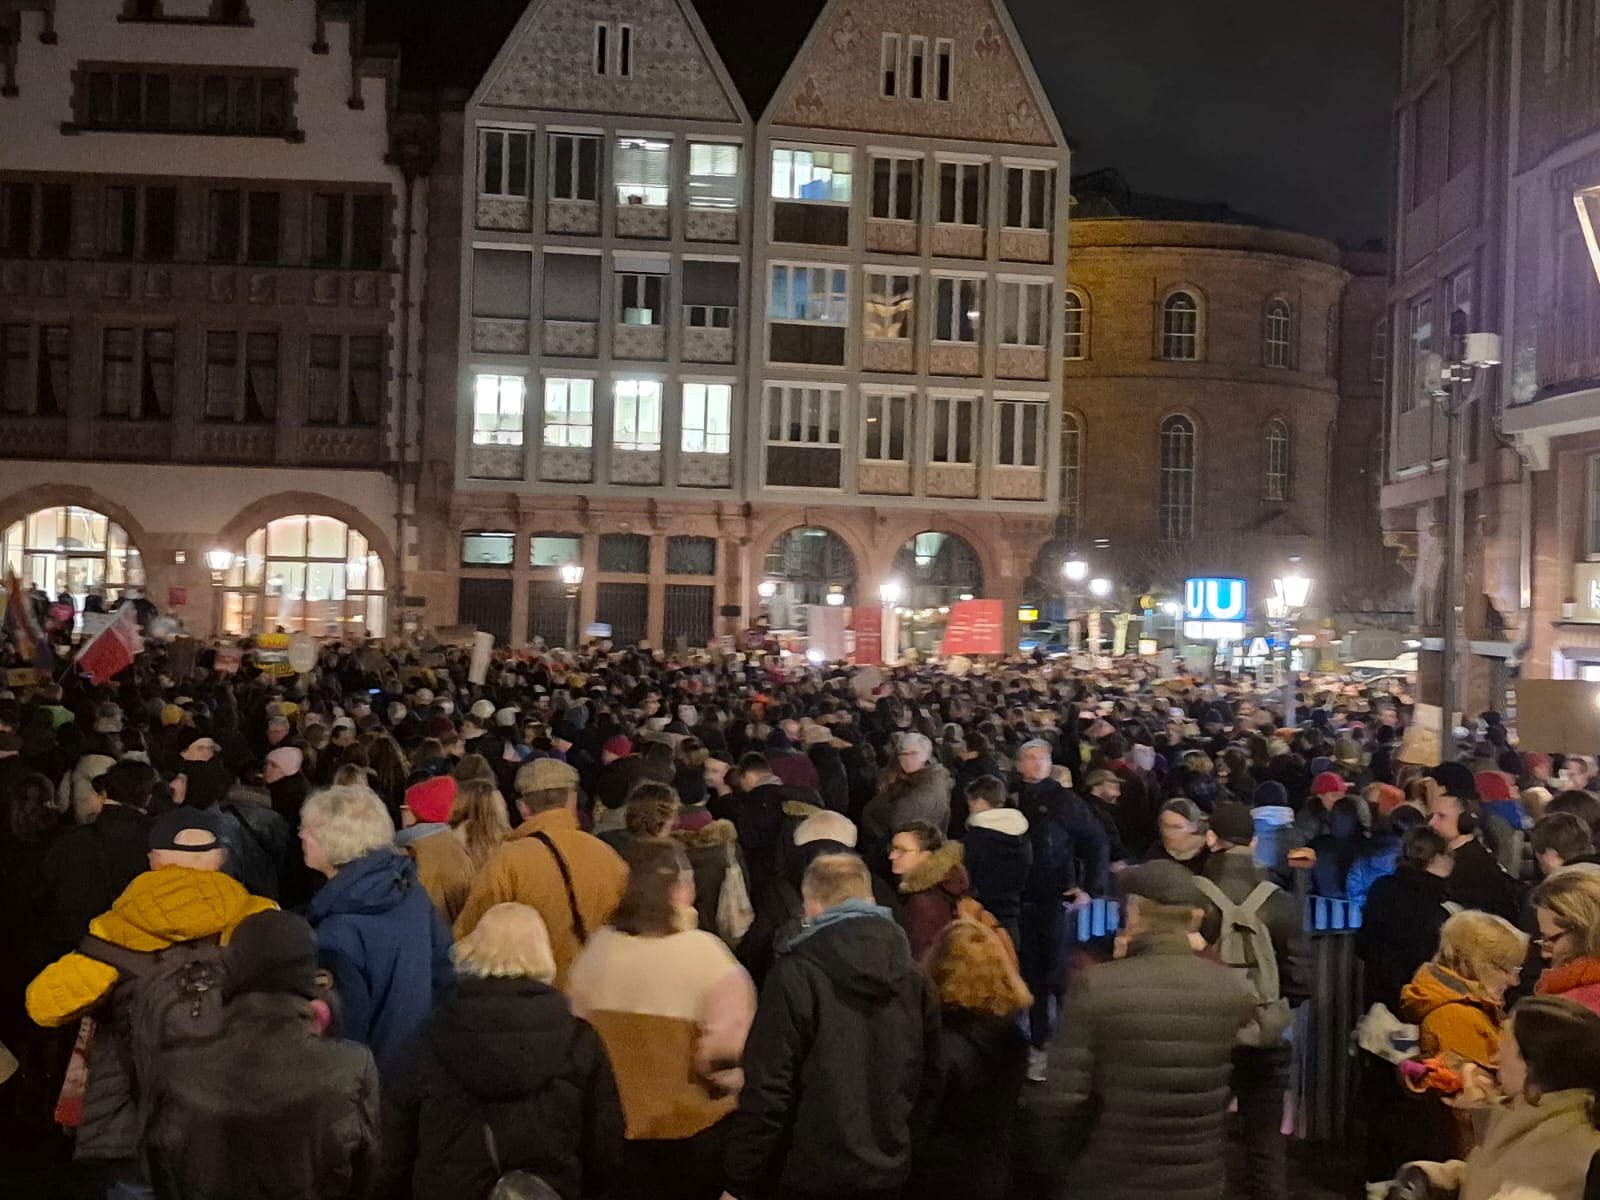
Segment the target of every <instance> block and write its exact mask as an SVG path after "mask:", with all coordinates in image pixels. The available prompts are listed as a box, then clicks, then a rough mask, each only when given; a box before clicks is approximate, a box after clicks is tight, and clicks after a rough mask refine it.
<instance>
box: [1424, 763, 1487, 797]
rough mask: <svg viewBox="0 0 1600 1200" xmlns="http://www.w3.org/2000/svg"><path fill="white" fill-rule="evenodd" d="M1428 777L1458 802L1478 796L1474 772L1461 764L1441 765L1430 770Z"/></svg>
mask: <svg viewBox="0 0 1600 1200" xmlns="http://www.w3.org/2000/svg"><path fill="white" fill-rule="evenodd" d="M1427 775H1428V778H1429V779H1431V780H1433V781H1434V782H1435V783H1437V784H1438V785H1439V786H1440V787H1442V788H1443V789H1444V791H1445V795H1447V796H1454V797H1455V798H1456V799H1457V800H1471V799H1473V798H1474V797H1475V796H1477V794H1478V788H1477V784H1476V781H1474V780H1473V778H1472V772H1471V771H1469V770H1468V769H1467V768H1466V767H1465V766H1464V765H1463V764H1461V763H1458V762H1447V763H1440V764H1439V765H1438V766H1437V767H1430V768H1428V771H1427Z"/></svg>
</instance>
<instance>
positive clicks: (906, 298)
mask: <svg viewBox="0 0 1600 1200" xmlns="http://www.w3.org/2000/svg"><path fill="white" fill-rule="evenodd" d="M916 303H917V277H916V276H915V275H899V274H895V273H893V272H888V271H868V272H867V294H866V297H865V299H864V301H863V313H862V316H863V317H864V319H865V326H866V336H867V337H869V338H892V339H897V340H898V339H903V338H909V337H910V336H911V335H912V331H913V330H914V329H915V328H916Z"/></svg>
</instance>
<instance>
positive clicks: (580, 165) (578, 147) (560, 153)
mask: <svg viewBox="0 0 1600 1200" xmlns="http://www.w3.org/2000/svg"><path fill="white" fill-rule="evenodd" d="M550 198H551V199H552V200H585V201H597V200H599V199H600V139H599V138H597V137H593V136H591V135H590V134H585V133H552V134H551V135H550Z"/></svg>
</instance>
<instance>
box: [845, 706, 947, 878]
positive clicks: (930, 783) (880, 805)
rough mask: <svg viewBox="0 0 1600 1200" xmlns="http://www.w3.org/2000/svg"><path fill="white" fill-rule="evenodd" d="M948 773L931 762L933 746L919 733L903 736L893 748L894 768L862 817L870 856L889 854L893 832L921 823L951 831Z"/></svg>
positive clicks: (936, 763) (904, 734)
mask: <svg viewBox="0 0 1600 1200" xmlns="http://www.w3.org/2000/svg"><path fill="white" fill-rule="evenodd" d="M950 785H951V779H950V772H949V771H947V770H945V769H944V767H943V766H942V765H941V764H940V763H938V762H936V761H935V760H934V758H933V743H932V742H931V741H929V740H928V738H927V736H926V735H924V734H921V733H914V732H913V733H903V734H901V735H900V738H899V740H898V741H897V742H896V744H895V766H894V768H892V769H890V770H888V771H886V772H885V773H884V777H883V780H882V782H881V784H880V785H879V787H878V794H877V795H876V796H874V797H873V798H872V800H871V801H870V802H869V803H868V804H867V807H866V809H865V810H864V811H863V812H862V814H861V827H862V830H863V832H865V833H866V835H867V844H868V847H870V849H871V851H872V852H875V853H878V854H884V853H887V851H888V845H889V838H890V836H891V835H892V834H893V833H894V831H895V830H896V829H899V828H900V827H901V826H903V825H909V824H910V823H911V822H913V821H923V822H925V823H927V824H929V825H932V826H933V827H934V828H935V829H941V830H942V829H948V828H949V827H950Z"/></svg>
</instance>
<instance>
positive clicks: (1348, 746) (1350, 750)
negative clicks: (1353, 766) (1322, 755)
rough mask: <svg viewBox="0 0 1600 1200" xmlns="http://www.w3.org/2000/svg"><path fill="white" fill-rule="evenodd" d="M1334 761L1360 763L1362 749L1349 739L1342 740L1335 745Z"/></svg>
mask: <svg viewBox="0 0 1600 1200" xmlns="http://www.w3.org/2000/svg"><path fill="white" fill-rule="evenodd" d="M1333 760H1334V761H1335V762H1342V763H1359V762H1360V761H1361V747H1360V746H1358V745H1356V744H1355V743H1354V742H1353V741H1351V740H1350V739H1349V738H1340V739H1339V740H1338V741H1336V742H1334V744H1333Z"/></svg>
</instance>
